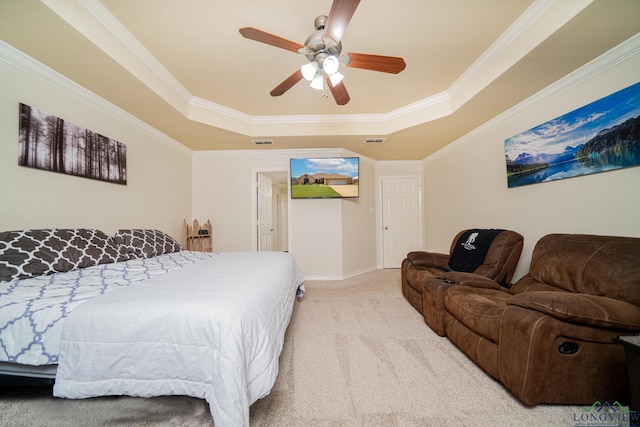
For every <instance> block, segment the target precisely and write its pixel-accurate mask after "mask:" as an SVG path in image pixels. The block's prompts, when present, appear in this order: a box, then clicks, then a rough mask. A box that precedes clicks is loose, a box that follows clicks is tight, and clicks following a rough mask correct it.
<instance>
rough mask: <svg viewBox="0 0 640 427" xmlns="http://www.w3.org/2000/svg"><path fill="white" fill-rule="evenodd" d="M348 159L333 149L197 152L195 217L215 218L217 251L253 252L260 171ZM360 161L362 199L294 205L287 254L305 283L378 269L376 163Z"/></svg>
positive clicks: (311, 201) (298, 201)
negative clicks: (295, 161) (304, 161)
mask: <svg viewBox="0 0 640 427" xmlns="http://www.w3.org/2000/svg"><path fill="white" fill-rule="evenodd" d="M350 155H355V154H354V153H351V152H349V151H347V150H335V149H334V150H273V149H272V150H247V151H209V152H196V153H194V158H193V180H192V181H193V215H194V217H195V218H198V219H202V220H205V219H207V218H208V219H211V222H212V225H213V247H214V250H215V251H220V252H225V251H250V250H254V242H255V238H254V233H255V212H254V207H255V205H254V200H253V199H254V197H255V190H254V187H253V186H254V182H253V177H254V176H255V173H256V171H275V170H288V169H289V159H290V158H291V157H323V156H327V157H331V156H333V157H337V156H350ZM360 159H361V160H360V174H361V176H362V178H361V179H360V195H361V197H360V198H358V199H340V200H337V199H331V200H290V204H291V208H290V212H289V213H290V216H289V217H288V222H289V240H290V245H289V252H291V253H292V254H293V255H294V256H295V258H296V260H297V261H298V264H299V265H300V268H301V270H302V273H303V274H304V275H305V277H306V278H307V279H312V278H314V279H341V278H343V277H348V276H350V275H353V274H357V273H358V272H362V271H368V270H371V269H375V266H376V258H375V247H374V245H373V244H372V243H371V242H373V241H374V239H375V232H376V230H375V215H372V214H371V213H370V210H371V209H372V208H373V207H374V203H375V202H374V200H375V182H374V173H373V171H374V162H373V161H371V160H367V159H366V158H365V157H363V156H360Z"/></svg>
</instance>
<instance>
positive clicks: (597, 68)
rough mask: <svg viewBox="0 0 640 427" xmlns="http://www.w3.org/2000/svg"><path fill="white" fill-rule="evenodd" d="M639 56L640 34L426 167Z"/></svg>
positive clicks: (435, 156)
mask: <svg viewBox="0 0 640 427" xmlns="http://www.w3.org/2000/svg"><path fill="white" fill-rule="evenodd" d="M636 56H640V33H638V34H636V35H635V36H633V37H631V38H629V39H627V40H625V41H624V42H622V43H620V44H619V45H618V46H616V47H614V48H612V49H611V50H609V51H607V52H605V53H604V54H602V55H600V56H599V57H597V58H595V59H593V60H592V61H590V62H589V63H587V64H585V65H584V66H582V67H580V68H578V69H577V70H575V71H573V72H572V73H570V74H567V75H566V76H565V77H563V78H561V79H560V80H558V81H556V82H554V83H552V84H551V85H549V86H547V87H546V88H545V89H543V90H541V91H540V92H538V93H536V94H535V95H532V96H531V97H529V98H527V99H526V100H524V101H522V102H521V103H519V104H517V105H515V106H514V107H512V108H510V109H509V110H507V111H505V112H504V113H502V114H500V115H498V116H496V117H494V118H493V119H491V120H489V121H488V122H486V123H484V124H483V125H481V126H479V127H477V128H475V129H474V130H473V131H471V132H469V133H467V134H466V135H463V136H462V137H460V138H458V139H457V140H455V141H453V142H452V143H450V144H448V145H447V146H445V147H443V148H441V149H440V150H438V151H436V152H435V153H433V154H431V155H430V156H428V157H425V158H424V159H423V161H424V162H425V163H431V162H433V161H435V160H437V159H440V158H441V157H443V156H445V155H447V154H449V153H451V152H452V151H455V150H458V149H459V148H461V147H463V146H465V145H466V144H470V143H473V142H475V141H477V139H478V138H479V137H481V135H482V134H484V133H486V132H488V131H490V130H492V129H494V128H496V127H499V126H502V125H504V124H505V123H508V122H509V121H512V120H514V119H516V118H518V117H521V116H523V115H524V114H526V112H527V111H529V110H531V109H533V108H536V107H540V106H542V105H543V104H545V103H547V102H549V101H551V100H553V99H555V98H557V97H559V96H561V95H563V94H565V93H567V92H568V91H570V90H572V89H575V88H576V87H579V86H580V85H583V84H585V83H586V82H588V81H590V80H592V79H594V78H596V77H598V76H599V75H601V74H603V73H605V72H606V71H608V70H610V69H611V68H613V67H615V66H617V65H620V64H622V63H624V62H626V61H629V60H632V59H633V58H634V57H636ZM637 81H638V77H637V76H636V77H635V80H634V81H631V80H629V81H624V82H623V81H620V82H619V83H620V87H619V89H623V88H624V87H626V86H628V85H631V84H634V83H636V82H637ZM594 96H595V97H596V99H598V98H599V97H600V96H606V93H605V94H602V95H594ZM594 100H595V99H594ZM579 107H580V105H577V106H576V108H579ZM552 118H553V117H549V119H552Z"/></svg>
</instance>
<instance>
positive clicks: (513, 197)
mask: <svg viewBox="0 0 640 427" xmlns="http://www.w3.org/2000/svg"><path fill="white" fill-rule="evenodd" d="M638 70H640V38H639V37H636V38H635V39H631V40H630V41H629V42H627V43H626V44H623V45H621V46H619V47H618V48H617V49H615V50H613V51H611V52H609V53H608V54H607V55H605V56H603V57H601V58H599V59H597V60H595V61H593V62H592V63H591V64H588V65H587V66H585V67H583V69H581V70H579V71H577V72H575V73H573V74H572V75H570V76H567V77H566V78H564V79H562V80H560V81H559V82H556V83H555V84H553V85H552V86H550V87H549V88H547V89H546V90H544V91H542V92H540V93H538V94H536V95H534V96H533V97H531V98H530V99H528V100H526V101H524V102H523V103H521V104H520V105H518V106H516V107H514V108H512V109H511V110H510V111H507V112H506V113H504V114H502V115H501V116H499V117H497V118H495V119H494V120H492V121H490V122H488V123H486V124H485V125H483V126H481V127H480V128H478V129H476V130H474V131H472V132H471V133H470V134H468V135H466V136H464V137H462V138H460V140H458V141H456V142H455V143H453V144H452V145H450V146H448V147H446V148H444V149H443V150H441V151H440V152H438V153H435V154H434V155H432V156H430V157H428V158H426V159H425V160H424V170H425V180H424V184H425V185H424V186H425V197H426V200H427V203H426V209H425V225H426V227H425V237H426V240H425V242H426V249H427V250H430V251H438V252H448V248H449V246H450V244H451V239H452V238H453V236H454V235H455V234H456V233H457V232H458V231H459V230H461V229H463V228H469V227H482V228H507V229H513V230H516V231H518V232H520V233H521V234H523V235H524V237H525V246H524V250H523V253H522V257H521V260H520V263H519V265H518V269H517V270H516V275H515V278H516V279H517V278H519V277H521V276H522V275H524V274H526V272H527V271H528V268H529V262H530V260H531V253H532V251H533V247H534V245H535V243H536V242H537V241H538V239H539V238H540V237H542V236H544V235H546V234H549V233H554V232H561V233H591V234H605V235H622V236H633V237H640V220H638V218H640V193H639V190H638V189H639V188H640V167H635V168H628V169H623V170H617V171H611V172H604V173H599V174H594V175H587V176H581V177H575V178H570V179H564V180H558V181H552V182H547V183H541V184H534V185H528V186H523V187H517V188H511V189H509V188H507V179H506V166H505V152H504V141H505V139H507V138H509V137H511V136H513V135H516V134H518V133H520V132H523V131H526V130H528V129H531V128H532V127H535V126H537V125H539V124H541V123H544V122H546V121H548V120H551V119H554V118H556V117H558V116H561V115H563V114H565V113H567V112H570V111H572V110H575V109H576V108H579V107H582V106H583V105H586V104H588V103H590V102H593V101H596V100H598V99H600V98H602V97H604V96H607V95H609V94H611V93H613V92H616V91H618V90H620V89H622V88H625V87H627V86H630V85H631V84H634V83H637V82H638V80H639V79H640V74H639V73H638ZM460 171H463V172H460Z"/></svg>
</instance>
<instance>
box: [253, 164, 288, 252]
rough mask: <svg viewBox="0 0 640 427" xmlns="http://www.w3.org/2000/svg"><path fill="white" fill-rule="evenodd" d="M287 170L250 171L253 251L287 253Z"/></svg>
mask: <svg viewBox="0 0 640 427" xmlns="http://www.w3.org/2000/svg"><path fill="white" fill-rule="evenodd" d="M288 177H289V171H288V170H287V169H273V170H267V169H262V170H255V171H253V177H252V178H253V179H252V182H253V184H254V185H253V187H252V188H253V191H252V204H253V209H252V211H253V212H255V222H254V224H253V232H252V236H253V247H254V249H255V250H256V251H282V252H288V251H289V242H290V229H289V215H290V201H289V200H290V199H289V188H290V186H289V182H288V181H289V178H288Z"/></svg>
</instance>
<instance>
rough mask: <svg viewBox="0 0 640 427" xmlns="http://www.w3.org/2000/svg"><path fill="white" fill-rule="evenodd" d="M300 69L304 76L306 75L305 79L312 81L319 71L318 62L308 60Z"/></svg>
mask: <svg viewBox="0 0 640 427" xmlns="http://www.w3.org/2000/svg"><path fill="white" fill-rule="evenodd" d="M300 71H302V77H304V79H305V80H307V81H311V80H313V77H314V76H315V75H316V72H317V71H318V64H316V63H315V62H307V63H306V64H304V65H303V66H302V67H300Z"/></svg>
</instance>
